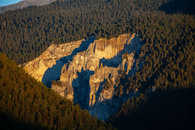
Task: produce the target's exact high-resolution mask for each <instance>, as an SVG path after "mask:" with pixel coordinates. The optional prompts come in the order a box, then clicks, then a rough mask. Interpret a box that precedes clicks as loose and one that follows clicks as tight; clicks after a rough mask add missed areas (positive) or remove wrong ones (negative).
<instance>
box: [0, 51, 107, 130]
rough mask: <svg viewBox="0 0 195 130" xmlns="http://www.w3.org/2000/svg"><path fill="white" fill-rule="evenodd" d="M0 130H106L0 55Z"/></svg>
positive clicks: (98, 122) (85, 112) (99, 122)
mask: <svg viewBox="0 0 195 130" xmlns="http://www.w3.org/2000/svg"><path fill="white" fill-rule="evenodd" d="M0 121H1V126H0V128H1V129H67V130H78V129H84V130H87V129H90V130H91V129H98V130H99V129H102V130H107V129H110V127H108V125H106V124H105V123H103V122H101V121H98V120H97V119H96V118H93V117H91V116H90V115H89V113H88V112H87V111H84V110H81V109H80V107H79V106H73V105H72V103H71V102H69V101H67V100H65V99H63V98H62V97H60V96H58V94H56V93H55V92H53V91H52V90H51V89H48V88H46V87H45V86H44V85H43V84H42V83H38V82H37V81H35V80H34V79H32V78H31V77H30V76H28V75H27V74H26V73H25V72H24V71H23V70H22V69H21V68H19V67H17V65H16V64H15V63H14V62H13V61H10V60H8V59H7V58H6V56H5V55H3V54H0Z"/></svg>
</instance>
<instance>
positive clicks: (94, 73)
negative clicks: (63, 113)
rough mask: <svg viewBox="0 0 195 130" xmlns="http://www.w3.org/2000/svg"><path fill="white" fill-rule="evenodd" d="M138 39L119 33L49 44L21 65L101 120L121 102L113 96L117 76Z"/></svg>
mask: <svg viewBox="0 0 195 130" xmlns="http://www.w3.org/2000/svg"><path fill="white" fill-rule="evenodd" d="M139 42H140V41H139V39H138V38H137V37H136V36H135V34H132V35H131V34H123V35H120V36H118V37H115V38H111V39H103V38H102V39H99V40H95V37H93V36H92V37H90V38H88V39H84V40H81V41H76V42H71V43H65V44H61V45H52V46H50V47H49V48H48V49H47V50H46V51H45V52H44V53H43V54H42V55H41V56H40V57H38V58H36V59H35V60H33V61H31V62H29V63H27V64H26V65H25V67H24V68H25V70H26V72H28V73H29V74H30V75H32V76H33V77H34V78H35V79H37V80H39V81H42V82H43V83H44V84H45V85H47V86H48V87H51V88H52V89H53V90H54V91H56V92H57V93H59V94H60V95H61V96H63V97H66V98H67V99H69V100H71V101H72V102H73V103H75V104H79V105H80V106H81V108H84V109H88V110H89V112H90V113H91V114H92V115H94V116H97V117H98V118H99V119H102V120H105V119H107V118H109V117H110V115H112V114H113V113H114V112H116V111H117V109H118V108H119V107H120V105H121V101H118V99H117V100H115V99H113V96H114V92H115V88H116V87H119V86H118V85H117V78H118V75H119V74H120V73H121V72H125V73H126V74H128V73H129V72H130V70H131V68H132V66H133V62H134V53H135V51H136V45H139Z"/></svg>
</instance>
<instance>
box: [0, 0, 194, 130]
mask: <svg viewBox="0 0 195 130" xmlns="http://www.w3.org/2000/svg"><path fill="white" fill-rule="evenodd" d="M193 5H195V4H194V1H193V0H177V1H176V0H58V1H57V2H54V3H52V4H50V5H46V6H42V7H29V8H25V9H23V10H17V11H9V12H6V13H4V14H1V15H0V52H3V53H5V54H6V55H7V56H8V57H9V58H10V59H12V60H14V61H15V62H16V63H18V64H22V63H24V62H27V61H29V60H32V59H33V58H35V57H37V56H39V55H40V54H41V52H43V51H44V50H45V49H46V48H47V47H48V46H49V45H50V44H52V43H55V44H60V43H64V42H70V41H73V40H80V39H83V38H85V37H88V36H90V35H92V34H93V35H95V36H96V39H98V38H100V37H107V38H110V37H114V36H117V35H119V34H122V33H136V34H137V35H138V36H139V37H140V39H141V40H142V41H143V46H142V48H141V50H139V51H138V52H135V57H134V58H135V64H134V66H133V67H134V68H135V70H136V73H135V74H133V75H132V76H129V75H125V74H123V73H122V74H121V75H120V76H119V78H118V82H119V86H120V87H118V88H117V89H116V92H115V93H116V94H115V97H116V98H120V97H122V96H125V95H128V94H129V93H132V92H134V91H135V90H137V91H138V92H139V95H136V97H133V98H131V99H129V100H128V101H127V102H126V103H125V104H124V105H123V106H122V107H121V109H120V110H119V112H118V113H117V114H116V115H114V116H113V117H112V118H111V119H110V120H109V121H108V122H109V123H111V124H112V125H113V126H114V127H116V128H118V129H124V128H127V127H128V128H129V129H130V128H131V127H132V128H134V129H148V130H151V129H176V128H183V129H185V128H186V129H193V128H194V127H193V125H192V124H190V123H189V122H191V121H192V117H193V115H194V112H193V111H192V110H193V109H192V106H193V105H194V104H195V103H194V102H193V100H192V99H193V98H194V93H195V92H194V89H193V88H194V86H195V79H194V77H195V45H194V43H195V17H194V14H195V10H194V7H193ZM0 60H1V62H0V70H1V72H0V87H1V91H0V92H1V93H2V94H0V101H1V102H2V103H3V105H0V108H1V109H0V110H1V112H2V117H8V115H9V116H10V119H9V118H8V120H10V121H11V122H15V121H14V119H15V118H17V120H20V121H25V122H19V123H24V124H32V125H33V124H34V123H35V124H40V125H41V127H43V128H46V129H47V128H51V129H52V128H53V129H57V128H64V127H65V126H66V125H64V124H67V127H66V128H70V129H73V128H75V127H76V128H75V129H82V128H83V127H86V129H87V128H88V127H87V126H88V125H86V124H90V125H89V128H91V127H92V129H93V128H97V129H100V128H102V129H108V128H107V127H109V128H110V126H107V124H104V123H102V122H100V121H97V120H96V119H94V118H92V117H90V116H89V114H88V113H87V112H86V111H83V110H80V109H79V107H78V106H72V104H71V103H69V102H67V101H64V99H62V98H60V97H58V96H57V94H55V93H54V92H52V90H49V89H47V88H45V87H44V86H43V85H42V84H41V83H37V82H36V81H35V80H34V79H32V78H30V77H29V76H27V75H26V74H25V73H24V71H23V70H21V69H19V68H18V67H16V64H14V63H13V62H11V61H9V60H7V58H5V56H1V59H0ZM10 62H11V63H10ZM12 64H14V65H12ZM14 66H15V67H14ZM3 68H4V69H3ZM5 68H7V69H5ZM14 68H15V69H14ZM9 70H10V71H9ZM19 70H20V71H19ZM13 71H14V72H13ZM15 71H17V73H15ZM18 72H19V73H18ZM14 73H15V75H14ZM6 74H7V75H6ZM12 75H13V76H12ZM20 76H21V77H20ZM20 79H23V80H20ZM24 79H25V80H24ZM9 82H10V84H9ZM4 86H7V87H4ZM33 86H34V87H33ZM35 86H40V87H35ZM5 88H6V89H5ZM17 88H21V89H17ZM150 89H151V90H152V89H154V90H155V92H154V93H153V94H152V95H151V94H150V93H151V92H148V90H150ZM12 93H14V94H13V95H12ZM28 93H32V94H30V95H29V94H28ZM1 95H4V98H3V96H1ZM21 95H24V96H21ZM52 95H53V96H52ZM54 95H55V96H54ZM28 96H29V97H28ZM22 97H25V98H22ZM38 97H40V98H38ZM54 97H55V98H54ZM24 99H25V100H29V101H27V102H25V100H24ZM56 99H57V101H56ZM58 99H59V101H58ZM33 100H36V101H38V103H37V105H36V103H35V104H34V103H33ZM39 100H40V101H39ZM14 101H17V102H19V103H15V102H14ZM52 101H53V102H52ZM159 102H162V104H160V103H159ZM2 103H1V104H2ZM25 103H28V104H27V105H25V107H22V106H21V104H25ZM32 103H33V104H32ZM163 103H164V105H163ZM43 104H44V105H43ZM9 105H10V106H9ZM30 106H33V107H30ZM66 106H67V107H66ZM167 106H169V107H167ZM28 107H29V108H28ZM64 107H65V108H67V109H65V112H63V111H61V110H64V109H62V108H64ZM15 108H17V109H15ZM32 108H33V109H32ZM163 108H164V109H163ZM28 109H29V110H28ZM66 110H67V112H66ZM20 111H21V112H20ZM39 111H40V112H42V113H40V115H39V114H36V112H39ZM48 111H52V112H49V113H48ZM181 111H182V112H183V113H184V114H183V115H182V114H181V115H180V114H178V113H179V112H181ZM161 112H162V113H161ZM171 112H173V115H172V116H173V117H174V118H172V116H171ZM29 113H30V114H29ZM50 113H51V115H50ZM75 113H77V114H78V113H79V114H80V115H81V116H76V115H75ZM150 113H151V114H150ZM52 114H53V115H52ZM61 114H64V115H66V114H67V115H66V116H61ZM56 115H58V116H56ZM189 115H190V116H189ZM86 116H87V117H89V118H86ZM37 117H41V118H37ZM84 117H85V118H84ZM147 117H148V118H147ZM12 118H13V119H12ZM60 118H62V119H60ZM76 118H79V121H78V120H74V119H76ZM169 118H170V120H166V121H165V119H169ZM38 119H39V120H38ZM67 119H71V120H67ZM183 120H185V121H187V123H186V122H185V121H184V122H183V124H182V121H183ZM67 121H69V122H70V123H67ZM77 121H78V122H77ZM51 122H53V123H51ZM138 122H140V124H139V123H138ZM151 122H154V123H155V124H156V125H154V124H153V123H151ZM162 122H164V124H163V123H162ZM170 122H172V123H170ZM73 123H76V124H78V125H73ZM91 123H92V124H93V125H91ZM5 124H6V123H5ZM84 124H85V125H84ZM170 124H171V125H172V127H168V126H171V125H170ZM69 125H70V126H69ZM83 125H84V126H83ZM24 126H29V125H24ZM138 126H139V127H138ZM35 127H37V126H36V125H35Z"/></svg>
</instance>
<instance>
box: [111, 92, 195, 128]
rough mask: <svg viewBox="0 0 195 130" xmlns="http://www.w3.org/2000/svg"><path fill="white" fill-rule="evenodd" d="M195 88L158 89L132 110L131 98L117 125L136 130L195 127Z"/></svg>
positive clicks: (117, 118) (116, 119)
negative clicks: (159, 90)
mask: <svg viewBox="0 0 195 130" xmlns="http://www.w3.org/2000/svg"><path fill="white" fill-rule="evenodd" d="M194 99H195V89H178V90H177V89H175V90H169V91H161V92H156V93H155V94H153V96H151V97H150V98H149V99H148V100H147V101H146V102H145V104H144V105H141V106H140V107H139V108H136V109H134V111H131V110H130V109H131V108H132V107H133V103H132V101H130V100H129V103H128V104H126V105H125V106H124V107H126V108H127V109H126V110H127V111H121V112H120V114H119V115H117V117H116V118H115V120H114V121H113V125H114V126H117V128H119V129H121V130H124V129H135V130H155V129H159V130H165V129H166V130H173V129H174V130H177V129H187V130H193V129H194V128H195V127H194V124H193V118H194V116H195V112H194V109H195V107H194V106H195V102H194Z"/></svg>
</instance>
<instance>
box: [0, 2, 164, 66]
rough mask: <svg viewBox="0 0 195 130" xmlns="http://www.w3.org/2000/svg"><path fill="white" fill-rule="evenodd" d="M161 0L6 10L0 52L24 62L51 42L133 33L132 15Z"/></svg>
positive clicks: (2, 22) (69, 3) (55, 5)
mask: <svg viewBox="0 0 195 130" xmlns="http://www.w3.org/2000/svg"><path fill="white" fill-rule="evenodd" d="M161 1H162V2H159V1H158V2H156V1H148V0H138V1H134V0H57V2H54V3H53V4H50V5H47V6H42V7H29V8H26V9H23V10H17V11H9V12H6V13H4V14H1V15H0V22H1V24H0V52H4V53H6V54H7V55H8V57H9V58H11V59H14V60H15V61H16V62H17V63H24V62H26V61H29V60H31V59H33V58H35V57H36V56H38V55H40V53H41V52H43V51H44V50H45V49H46V48H47V47H48V46H49V45H50V44H51V43H63V42H69V41H73V40H80V39H83V38H84V37H86V36H87V35H90V34H95V35H96V37H97V38H99V37H112V36H116V35H118V34H121V33H125V32H133V31H135V28H134V24H133V21H137V18H136V17H134V15H136V16H139V15H140V13H139V12H137V11H138V10H142V11H145V10H148V8H149V9H150V10H153V9H155V8H158V7H159V6H160V3H163V2H164V1H167V0H161ZM153 5H155V6H153ZM137 22H139V21H137ZM5 41H6V42H5Z"/></svg>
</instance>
